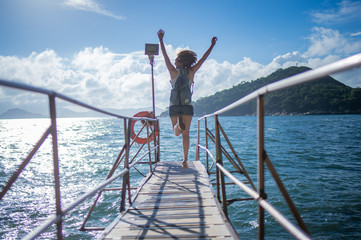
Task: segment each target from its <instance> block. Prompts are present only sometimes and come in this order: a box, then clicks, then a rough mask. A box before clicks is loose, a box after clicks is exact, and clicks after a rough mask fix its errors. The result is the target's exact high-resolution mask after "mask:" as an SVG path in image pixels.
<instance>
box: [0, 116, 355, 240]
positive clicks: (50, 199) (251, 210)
mask: <svg viewBox="0 0 361 240" xmlns="http://www.w3.org/2000/svg"><path fill="white" fill-rule="evenodd" d="M219 119H220V123H221V125H222V127H223V128H224V130H225V131H226V133H227V136H228V138H229V139H230V141H231V142H232V144H233V147H234V148H235V149H236V151H237V155H238V156H239V158H240V159H241V161H242V163H243V165H245V167H246V170H247V171H248V173H249V175H250V176H251V178H252V179H253V182H254V183H255V184H256V186H257V139H256V136H257V119H256V117H252V116H250V117H220V118H219ZM57 121H58V147H59V161H60V183H61V199H62V207H63V208H64V207H67V206H69V204H70V203H72V202H73V201H74V200H75V199H77V198H78V197H79V196H81V195H82V194H83V193H85V192H87V191H90V190H91V189H92V188H94V187H95V186H97V185H98V184H100V183H101V182H102V181H103V180H104V179H105V178H106V176H107V174H108V172H109V170H110V168H111V166H112V165H113V163H114V161H115V159H116V158H117V156H118V154H119V152H120V150H121V148H122V147H123V145H124V134H123V127H124V121H123V120H119V119H111V118H83V119H80V118H74V119H70V118H69V119H58V120H57ZM360 122H361V115H334V116H278V117H266V124H265V138H266V142H265V148H266V151H267V154H268V156H269V157H270V159H271V161H272V162H273V164H274V166H275V168H276V169H277V171H278V173H279V175H280V177H281V179H282V180H283V182H284V184H285V186H286V189H287V190H288V191H289V193H290V195H291V197H292V199H293V200H294V202H295V204H296V206H297V208H298V210H299V212H300V213H301V215H302V216H303V218H304V221H305V223H306V225H307V226H308V228H309V230H310V232H311V235H312V237H313V238H315V239H349V238H357V237H359V236H360V228H359V226H360V224H361V205H360V201H359V198H360V197H361V192H360V190H359V189H358V188H355V186H359V185H361V129H360V126H361V125H360ZM49 125H50V121H49V119H26V120H24V119H22V120H0V131H1V135H0V185H1V187H3V186H4V185H5V184H6V182H7V181H8V179H9V178H10V177H11V175H12V173H13V172H14V171H15V170H16V169H17V168H18V166H19V165H20V163H21V162H22V161H23V159H24V158H25V157H26V155H27V154H28V153H29V152H30V151H31V149H32V148H33V147H34V145H35V144H36V142H37V141H38V140H39V139H40V137H41V135H42V134H43V133H44V132H45V131H46V129H47V128H48V127H49ZM160 126H161V129H160V130H161V133H160V143H161V152H160V157H161V161H181V159H182V157H183V153H182V141H181V138H180V137H175V136H174V134H173V132H172V127H171V123H170V120H169V118H160ZM203 127H204V125H203V122H202V125H201V133H202V135H201V144H202V145H204V144H205V143H204V136H203V135H204V129H203ZM208 128H209V129H210V130H211V131H213V129H214V119H213V118H210V119H209V121H208ZM196 134H197V119H196V118H194V120H193V122H192V125H191V129H190V138H191V139H190V150H189V159H190V160H193V159H194V157H195V149H196V145H195V144H196V140H197V139H196ZM221 141H222V143H225V139H224V138H221ZM209 146H210V149H211V150H212V152H214V146H213V144H211V141H210V143H209ZM135 151H136V149H134V150H132V153H131V154H134V153H135ZM228 151H229V152H231V151H230V150H228ZM200 156H201V160H202V161H203V162H204V159H205V153H204V151H203V152H202V151H201V155H200ZM224 164H225V166H226V167H227V168H230V167H231V165H230V163H228V162H227V161H226V160H224ZM121 168H122V164H121ZM138 170H139V171H141V172H142V173H143V174H146V173H147V172H148V170H149V166H147V165H146V164H143V165H140V166H139V167H138ZM119 171H120V170H117V172H119ZM237 177H239V178H240V179H241V180H243V179H244V178H243V176H241V175H238V176H237ZM142 178H143V177H142V176H141V175H140V174H139V173H138V172H137V171H132V172H131V179H132V187H136V186H137V185H138V184H139V182H140V181H141V180H142ZM213 178H215V177H214V176H211V179H213ZM121 183H122V181H121V179H120V180H118V181H116V182H115V183H114V184H112V185H111V186H110V187H120V186H121ZM266 192H267V194H268V201H269V202H270V203H271V204H273V205H274V206H275V207H276V208H277V209H278V210H279V211H280V212H282V213H283V214H285V216H286V217H288V218H289V219H292V216H291V214H290V211H289V210H288V208H287V205H286V204H285V201H284V199H283V198H282V196H281V195H280V194H279V190H278V189H277V187H276V185H275V183H274V181H273V180H272V179H271V178H270V174H269V172H268V171H267V170H266ZM119 195H120V194H119V191H109V192H105V193H104V194H102V196H101V198H100V203H99V204H98V205H97V207H96V208H95V211H94V213H93V214H92V217H91V219H90V220H89V222H88V224H87V226H103V227H106V226H107V225H109V224H110V223H111V222H112V220H113V219H114V218H115V217H116V216H117V214H118V213H119V204H120V196H119ZM239 197H248V196H247V195H246V194H244V193H243V192H242V191H241V190H239V188H238V187H236V186H232V185H229V186H227V198H228V199H231V198H239ZM93 200H94V198H92V199H90V200H87V201H86V202H85V203H83V204H81V205H79V206H78V207H77V208H76V209H75V210H74V211H72V212H71V213H70V214H69V215H67V216H65V218H64V223H63V227H64V231H63V233H64V236H65V239H93V238H94V237H95V236H96V235H97V234H99V232H81V231H79V228H80V226H81V224H82V222H83V220H84V219H85V216H86V214H87V212H88V210H89V207H90V205H91V204H92V202H93ZM228 211H229V215H230V219H231V221H232V224H233V225H234V226H235V228H236V230H237V232H238V233H239V235H240V237H241V239H242V238H243V239H255V238H256V237H257V228H258V223H257V204H256V203H255V202H254V201H246V202H235V203H233V204H231V205H230V206H229V208H228ZM54 212H55V200H54V177H53V161H52V143H51V137H49V138H48V139H47V140H46V141H45V142H44V144H43V145H42V147H41V148H40V150H39V151H38V152H37V153H36V154H35V156H34V158H33V159H32V160H31V162H30V163H29V164H28V165H27V167H26V168H25V170H24V171H23V173H22V174H21V175H20V177H19V178H18V180H17V181H16V182H15V184H14V185H13V186H12V188H11V189H10V190H9V192H8V193H7V195H6V196H5V197H4V198H3V199H2V200H1V201H0V238H1V239H19V238H21V237H23V236H25V235H26V233H29V232H31V231H32V230H33V229H34V228H35V227H37V226H39V225H40V224H41V223H43V222H44V221H45V220H46V219H47V218H48V217H49V214H53V213H54ZM291 221H293V220H291ZM54 238H56V234H55V228H54V227H51V228H49V230H48V231H47V232H46V233H44V234H42V235H41V237H40V239H54ZM266 238H267V239H290V238H291V237H290V235H289V234H288V233H287V232H286V231H285V230H284V229H283V228H282V227H280V226H279V224H278V223H277V222H276V221H275V220H274V219H273V218H271V217H270V216H269V215H268V214H266Z"/></svg>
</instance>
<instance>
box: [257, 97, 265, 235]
mask: <svg viewBox="0 0 361 240" xmlns="http://www.w3.org/2000/svg"><path fill="white" fill-rule="evenodd" d="M257 116H258V154H257V155H258V191H259V195H260V198H263V199H266V194H265V189H264V154H263V153H264V101H263V95H260V96H259V97H258V99H257ZM258 239H264V209H263V207H262V206H261V205H260V204H258Z"/></svg>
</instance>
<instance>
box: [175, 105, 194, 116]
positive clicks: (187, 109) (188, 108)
mask: <svg viewBox="0 0 361 240" xmlns="http://www.w3.org/2000/svg"><path fill="white" fill-rule="evenodd" d="M193 114H194V112H193V106H192V105H172V106H170V107H169V116H170V117H177V116H180V115H186V116H193Z"/></svg>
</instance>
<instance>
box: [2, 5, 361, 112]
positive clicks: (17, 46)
mask: <svg viewBox="0 0 361 240" xmlns="http://www.w3.org/2000/svg"><path fill="white" fill-rule="evenodd" d="M360 12H361V1H351V0H347V1H346V0H337V1H334V0H325V1H314V0H312V1H311V0H302V1H290V0H275V1H244V0H237V1H231V0H229V1H227V0H226V1H213V0H207V1H205V0H200V1H188V0H185V1H165V0H162V1H129V0H126V1H119V0H103V1H101V0H32V1H27V0H3V1H1V2H0V36H1V37H0V78H2V79H7V80H14V81H20V82H24V83H27V84H32V85H35V86H40V87H46V88H50V89H53V90H55V91H59V92H61V93H63V94H65V95H68V96H70V97H74V98H77V99H79V100H81V101H84V102H87V103H89V104H95V105H97V106H99V107H116V108H127V107H142V106H150V103H149V101H148V99H147V96H148V95H149V94H150V89H151V85H150V82H149V80H150V67H149V63H148V60H147V57H146V56H144V43H157V42H158V38H157V35H156V32H157V31H158V29H159V28H162V29H164V30H165V32H166V34H165V38H164V40H165V43H166V45H167V50H168V51H169V55H170V57H171V59H172V60H173V59H174V58H175V55H176V53H177V51H179V50H180V49H184V48H189V49H192V50H194V51H195V52H197V53H198V57H199V58H200V57H201V56H202V54H203V53H204V51H206V50H207V48H208V47H209V45H210V41H211V38H212V36H217V37H218V39H219V40H218V42H217V45H216V46H215V48H214V50H213V52H212V53H211V55H210V57H209V58H208V61H207V62H206V63H205V64H204V66H203V67H202V68H201V70H200V71H199V72H198V73H197V75H196V78H195V93H194V99H198V98H200V97H204V96H208V95H211V94H213V93H215V92H216V91H219V90H221V89H224V88H230V87H232V86H233V85H236V84H238V83H240V82H242V81H251V80H255V79H257V78H258V77H263V76H267V75H268V74H270V73H272V72H273V71H275V70H277V69H278V68H285V67H288V66H292V65H296V64H297V65H306V66H309V67H312V68H316V67H319V66H322V65H324V64H327V63H331V62H333V61H336V60H339V59H341V58H344V57H347V56H351V55H354V54H356V53H359V52H361V14H360ZM155 61H156V65H155V79H156V102H157V106H159V107H161V108H165V107H166V106H167V104H168V97H169V90H170V85H169V75H168V73H167V71H166V68H165V66H164V63H163V59H162V56H161V55H160V56H158V57H156V59H155ZM360 75H361V74H360V70H356V71H351V72H349V73H345V74H339V75H336V76H335V77H336V78H337V79H338V80H340V81H342V82H344V83H345V84H347V85H349V86H352V87H357V86H358V87H360V86H361V77H360ZM134 92H136V94H134ZM139 96H142V97H139ZM143 96H144V97H143ZM39 101H40V100H39V99H36V98H35V97H34V96H28V95H24V94H22V93H19V94H14V93H13V92H11V91H9V90H7V89H6V90H4V89H2V90H0V102H1V103H0V113H1V111H2V110H4V109H5V108H6V106H16V105H19V104H20V102H21V103H22V104H28V106H30V105H33V104H35V103H38V102H39ZM5 105H6V106H5ZM5 110H6V109H5Z"/></svg>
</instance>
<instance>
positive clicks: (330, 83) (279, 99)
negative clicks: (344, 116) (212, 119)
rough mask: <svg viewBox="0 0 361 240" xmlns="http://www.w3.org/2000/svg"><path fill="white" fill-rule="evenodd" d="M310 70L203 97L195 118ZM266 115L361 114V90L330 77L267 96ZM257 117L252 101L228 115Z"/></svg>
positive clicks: (281, 73)
mask: <svg viewBox="0 0 361 240" xmlns="http://www.w3.org/2000/svg"><path fill="white" fill-rule="evenodd" d="M308 70H310V68H308V67H289V68H287V69H279V70H277V71H276V72H274V73H272V74H271V75H269V76H268V77H262V78H259V79H257V80H254V81H251V82H242V83H240V84H238V85H236V86H234V87H232V88H230V89H226V90H223V91H220V92H217V93H215V94H214V95H212V96H209V97H204V98H201V99H199V100H198V101H196V102H195V103H194V110H195V115H197V116H202V115H205V114H209V113H213V112H215V111H216V110H219V109H221V108H223V107H225V106H227V105H229V104H231V103H233V102H235V101H237V100H238V99H240V98H242V97H244V96H246V95H247V94H249V93H251V92H253V91H255V90H257V89H258V88H260V87H263V86H265V85H267V84H270V83H273V82H276V81H278V80H281V79H284V78H287V77H290V76H293V75H295V74H298V73H302V72H305V71H308ZM265 113H266V114H267V115H275V114H276V115H277V114H336V113H361V89H360V88H351V87H349V86H346V85H344V84H343V83H341V82H339V81H337V80H335V79H333V78H332V77H329V76H328V77H325V78H322V79H319V80H316V81H312V82H308V83H304V84H300V85H297V86H294V87H290V88H287V89H283V90H279V91H276V92H273V93H270V94H267V95H266V96H265ZM255 114H256V100H252V101H250V102H248V103H246V104H243V105H241V106H239V107H237V108H235V109H233V110H231V111H229V112H227V113H226V114H224V115H255Z"/></svg>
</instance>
